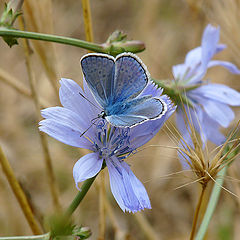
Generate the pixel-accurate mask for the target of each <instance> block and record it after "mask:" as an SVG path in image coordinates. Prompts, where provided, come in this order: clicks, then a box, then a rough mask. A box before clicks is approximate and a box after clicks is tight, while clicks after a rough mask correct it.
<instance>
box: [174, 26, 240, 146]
mask: <svg viewBox="0 0 240 240" xmlns="http://www.w3.org/2000/svg"><path fill="white" fill-rule="evenodd" d="M219 34H220V28H219V27H218V28H215V27H213V26H212V25H208V26H207V27H206V28H205V30H204V33H203V37H202V45H201V46H200V47H197V48H195V49H193V50H191V51H190V52H189V53H188V54H187V55H186V58H185V62H184V63H183V64H179V65H176V66H173V75H174V84H175V86H176V87H177V88H180V89H183V94H186V97H187V99H188V100H189V101H190V103H191V104H192V107H188V106H186V105H185V106H184V107H185V109H186V112H187V114H188V116H189V120H190V121H191V122H192V124H193V125H194V127H195V128H196V130H197V131H198V132H199V133H200V134H201V138H202V141H203V142H204V143H205V142H206V141H207V140H210V141H212V142H213V143H215V144H217V145H219V144H221V143H222V142H223V141H224V140H225V136H224V135H223V134H222V133H221V132H220V131H219V129H220V127H225V128H226V127H228V126H229V124H230V122H231V121H232V120H233V119H234V112H233V111H232V109H231V108H230V107H229V106H240V93H239V92H237V91H236V90H234V89H232V88H229V87H227V86H225V85H223V84H214V83H209V82H206V81H205V82H204V81H203V79H204V76H205V74H206V72H207V69H208V68H210V67H214V66H218V65H219V66H223V67H224V68H226V69H227V70H228V71H230V72H231V73H233V74H240V70H239V69H238V68H237V67H236V66H235V65H234V64H232V63H230V62H226V61H219V60H211V59H212V57H213V56H214V55H215V54H216V53H218V52H220V51H222V50H223V49H224V48H226V46H225V45H223V44H218V41H219ZM184 118H186V117H185V112H184V111H183V108H182V107H179V108H178V110H177V126H178V128H179V130H180V132H181V134H182V135H183V137H184V138H185V139H187V140H190V139H189V133H188V131H187V127H186V123H185V121H184Z"/></svg>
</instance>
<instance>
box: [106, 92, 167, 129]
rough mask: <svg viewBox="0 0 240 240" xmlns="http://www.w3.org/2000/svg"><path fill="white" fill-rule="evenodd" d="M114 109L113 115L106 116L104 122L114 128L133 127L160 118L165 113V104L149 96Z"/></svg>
mask: <svg viewBox="0 0 240 240" xmlns="http://www.w3.org/2000/svg"><path fill="white" fill-rule="evenodd" d="M115 107H116V108H115V113H113V114H112V115H109V116H106V120H107V121H108V122H109V123H110V124H111V125H113V126H116V127H133V126H136V125H138V124H140V123H143V122H145V121H148V120H150V119H152V120H154V119H157V118H161V117H162V116H163V115H164V114H165V113H166V111H167V105H166V103H165V102H163V101H162V100H161V99H159V98H152V97H150V96H144V97H139V98H136V99H132V100H129V101H128V102H126V103H125V104H124V105H119V106H117V105H115Z"/></svg>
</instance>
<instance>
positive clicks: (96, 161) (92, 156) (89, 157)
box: [73, 153, 103, 189]
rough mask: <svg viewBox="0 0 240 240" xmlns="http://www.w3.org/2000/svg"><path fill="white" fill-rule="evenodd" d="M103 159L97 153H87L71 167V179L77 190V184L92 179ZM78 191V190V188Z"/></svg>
mask: <svg viewBox="0 0 240 240" xmlns="http://www.w3.org/2000/svg"><path fill="white" fill-rule="evenodd" d="M102 164H103V159H100V158H99V155H98V153H88V154H86V155H84V156H83V157H81V158H80V159H79V160H78V161H77V162H76V163H75V165H74V167H73V178H74V180H75V183H76V187H77V188H78V183H80V182H82V181H84V180H86V179H89V178H92V177H94V176H95V175H96V174H97V173H98V172H99V171H100V170H101V168H102ZM78 189H79V188H78Z"/></svg>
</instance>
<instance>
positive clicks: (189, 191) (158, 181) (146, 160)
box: [0, 0, 240, 240]
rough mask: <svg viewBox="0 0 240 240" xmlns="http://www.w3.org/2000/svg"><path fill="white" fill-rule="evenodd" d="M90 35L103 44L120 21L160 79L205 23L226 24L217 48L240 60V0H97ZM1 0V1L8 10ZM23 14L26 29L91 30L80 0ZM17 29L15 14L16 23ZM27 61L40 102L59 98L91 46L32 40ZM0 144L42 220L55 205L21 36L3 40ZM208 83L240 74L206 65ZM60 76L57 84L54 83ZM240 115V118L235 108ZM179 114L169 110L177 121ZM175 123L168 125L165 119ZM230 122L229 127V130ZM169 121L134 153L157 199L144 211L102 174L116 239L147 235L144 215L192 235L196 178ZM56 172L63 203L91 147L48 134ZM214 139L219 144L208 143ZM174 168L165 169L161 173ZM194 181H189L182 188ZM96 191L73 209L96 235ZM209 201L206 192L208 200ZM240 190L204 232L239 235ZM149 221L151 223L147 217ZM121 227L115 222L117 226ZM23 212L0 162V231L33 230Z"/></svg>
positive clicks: (173, 236) (28, 8) (35, 4)
mask: <svg viewBox="0 0 240 240" xmlns="http://www.w3.org/2000/svg"><path fill="white" fill-rule="evenodd" d="M90 4H91V10H92V24H93V33H94V40H95V42H97V43H103V42H105V41H106V39H107V38H108V36H109V35H110V34H111V33H112V32H113V31H115V30H117V29H118V30H122V31H124V32H125V33H126V34H127V35H128V39H134V40H141V41H143V42H144V43H145V44H146V50H145V51H144V52H142V53H140V54H138V55H139V57H140V58H141V59H142V60H143V62H144V63H145V64H146V65H147V67H148V69H149V71H150V73H151V76H152V77H153V78H155V79H172V71H171V69H172V66H173V65H176V64H179V63H182V62H184V58H185V55H186V53H187V52H188V51H189V50H190V49H192V48H194V47H197V46H199V45H200V44H201V36H202V32H203V30H204V28H205V26H206V25H207V24H208V23H211V24H214V25H215V26H216V25H219V26H220V27H221V43H225V44H227V46H228V48H227V49H226V50H224V51H223V53H221V54H219V55H218V56H217V58H218V59H222V60H226V61H231V62H233V63H235V64H236V65H237V66H238V67H240V57H239V56H240V25H239V23H240V1H239V0H228V1H224V0H212V1H203V0H199V1H194V0H178V1H174V0H148V1H146V0H145V1H144V0H132V1H128V0H121V1H114V2H113V1H112V0H91V1H90ZM3 7H4V1H3V0H1V1H0V10H1V12H2V11H3ZM23 17H24V20H25V24H26V30H28V31H35V32H42V33H53V34H57V35H63V36H69V37H74V38H79V39H83V40H84V39H85V33H84V23H83V15H82V6H81V1H80V0H68V1H64V0H52V1H51V0H41V1H35V0H25V1H24V4H23ZM15 27H16V28H19V25H18V22H16V24H15ZM30 47H31V50H32V55H31V63H32V66H33V74H34V77H35V81H36V85H37V93H38V96H41V98H42V99H43V100H44V106H45V107H50V106H56V105H58V104H59V102H58V95H57V93H56V92H57V89H58V87H59V80H60V78H61V77H65V78H71V79H73V80H75V81H76V82H78V84H80V85H82V72H81V69H80V65H79V60H80V58H81V57H82V56H83V55H84V54H86V53H87V51H86V50H83V49H80V48H76V47H72V46H64V45H60V44H55V43H47V42H41V41H30ZM0 52H1V55H0V145H1V146H2V148H3V151H4V152H5V154H6V156H7V157H8V159H9V161H10V163H11V165H12V167H13V169H14V171H15V174H16V176H17V178H18V180H19V181H20V183H21V184H22V186H23V188H24V191H25V192H26V194H27V196H28V197H29V199H30V201H31V204H32V208H33V210H34V212H35V214H36V216H37V217H38V220H39V221H40V222H41V223H43V224H44V221H45V218H46V216H50V215H51V214H52V213H53V209H54V208H53V205H52V200H51V195H50V189H49V185H48V181H47V175H46V170H45V164H44V157H43V152H42V147H41V144H40V138H39V133H38V128H37V126H38V117H37V114H36V110H35V106H34V103H33V100H32V99H31V97H26V96H25V95H26V94H27V93H29V92H30V87H29V80H28V73H27V68H26V63H25V57H24V51H23V44H22V40H21V39H19V45H15V46H13V47H12V48H9V47H8V46H7V44H6V43H5V42H4V41H2V40H1V41H0ZM207 78H209V79H211V81H212V82H217V83H224V84H226V85H228V86H230V87H232V88H234V89H236V90H238V91H240V77H239V76H236V75H235V76H234V75H232V74H230V73H228V72H227V71H226V70H224V69H222V68H219V67H216V68H214V69H211V70H210V71H209V72H208V75H207ZM51 81H52V82H55V89H54V88H53V87H52V84H51V83H50V82H51ZM9 82H13V83H14V84H17V85H18V86H20V88H24V89H26V93H25V95H24V94H21V93H19V91H17V90H16V89H14V88H13V87H11V86H10V85H9ZM235 113H236V119H235V120H236V121H235V122H233V123H232V126H231V127H230V128H229V129H231V128H232V127H233V126H234V124H235V125H236V122H237V120H238V119H240V113H239V108H238V109H237V108H236V109H235ZM174 120H175V119H174V116H173V117H172V118H171V119H170V121H171V122H172V123H174ZM167 125H168V126H169V127H170V128H171V124H169V123H167ZM228 132H229V131H228V130H225V133H226V134H227V133H228ZM171 138H172V135H171V133H170V132H169V131H168V130H167V128H166V127H163V129H162V130H161V131H160V132H159V133H158V134H157V136H155V138H154V139H153V140H152V141H151V142H150V143H148V144H147V146H148V145H150V144H156V145H164V146H166V147H154V148H151V147H148V148H147V149H146V150H144V151H142V152H141V153H137V154H135V155H134V156H133V157H131V158H129V160H128V163H129V164H130V165H131V167H132V170H133V172H134V173H135V175H136V176H137V177H138V178H139V179H140V180H141V182H143V183H144V185H145V187H146V189H147V192H148V194H149V197H150V199H151V204H152V210H145V211H144V212H142V213H141V215H139V214H135V215H134V214H128V213H126V214H125V213H123V212H122V211H121V209H120V208H119V207H118V205H117V204H116V202H115V200H114V199H113V197H112V195H111V192H110V187H109V184H108V174H107V170H106V169H105V171H106V173H105V176H106V193H107V197H108V199H109V202H110V205H111V213H112V214H113V216H114V218H115V220H116V222H117V226H118V230H117V231H118V232H119V234H118V235H119V236H120V235H121V234H122V235H125V237H122V238H115V239H139V240H142V239H151V238H149V237H146V235H145V233H144V231H143V228H142V226H141V225H142V224H144V221H147V222H148V224H149V226H150V227H151V231H152V232H154V233H152V237H154V234H155V236H157V237H155V238H152V239H167V240H181V239H188V237H189V234H190V231H191V225H192V219H193V214H194V210H195V207H196V204H197V199H198V196H199V190H200V187H199V185H198V184H197V183H195V184H191V182H192V181H193V180H194V179H195V178H194V176H193V175H192V174H189V173H181V174H174V173H177V172H178V171H181V170H182V168H181V165H180V163H179V161H178V158H177V152H176V151H175V150H172V149H169V148H167V146H176V144H175V143H174V142H172V141H171ZM47 139H48V145H49V150H50V154H51V157H52V161H53V167H54V173H55V176H56V179H57V185H58V189H59V195H60V202H61V205H62V206H63V208H65V207H67V206H68V205H69V204H70V202H71V201H72V199H73V198H74V196H75V195H76V193H77V189H76V188H75V184H74V180H73V177H72V168H73V165H74V163H75V162H76V161H77V160H78V159H79V158H80V157H81V156H83V155H84V154H85V153H86V151H85V150H81V149H76V148H74V147H70V146H67V145H65V144H62V143H60V142H58V141H56V140H54V139H52V138H50V137H47ZM212 147H214V146H212ZM239 167H240V164H239V159H238V160H237V161H235V162H234V163H233V165H232V167H231V168H230V171H229V172H228V176H231V177H233V179H234V180H235V181H229V179H226V182H225V185H224V186H225V187H226V188H228V189H229V190H231V191H233V192H234V193H238V192H239V191H240V190H239V187H240V185H239V180H240V174H239V171H238V169H240V168H239ZM167 174H172V175H171V176H169V177H164V176H165V175H167ZM185 183H189V185H187V186H185V187H181V188H180V189H177V190H175V189H176V188H177V187H179V186H181V185H183V184H185ZM98 196H99V191H98V188H97V187H96V184H95V185H94V186H93V187H92V188H91V190H90V191H89V192H88V194H87V196H86V198H85V199H84V201H83V202H82V204H81V205H80V207H79V209H78V210H77V211H76V213H75V214H74V218H75V222H76V224H78V225H83V226H88V227H90V228H91V230H92V232H93V234H92V237H91V238H90V239H97V237H98V231H99V219H98V216H99V197H98ZM206 203H207V199H206ZM239 203H240V202H239V199H237V198H236V197H234V196H232V195H230V194H229V193H227V192H225V191H222V194H221V198H220V201H219V203H218V205H217V209H216V211H215V214H214V217H213V219H212V222H211V224H210V227H209V231H208V236H207V238H206V239H211V240H215V239H220V240H221V239H224V240H228V239H229V240H230V239H235V240H237V239H239V236H240V228H239V226H240V212H239V209H240V208H239V207H240V205H239ZM112 223H113V222H112V220H111V217H110V216H109V212H106V239H114V229H115V230H116V228H114V226H113V224H112ZM145 225H146V224H145ZM115 227H116V226H115ZM30 234H31V229H30V228H29V226H28V224H27V222H26V221H25V218H24V216H23V214H22V211H21V209H20V207H19V205H18V202H17V201H16V198H15V196H14V195H13V193H12V190H11V188H10V187H9V184H8V182H7V180H6V177H5V175H4V174H3V172H2V170H1V171H0V236H7V235H9V236H10V235H11V236H13V235H30Z"/></svg>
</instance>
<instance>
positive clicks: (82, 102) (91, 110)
mask: <svg viewBox="0 0 240 240" xmlns="http://www.w3.org/2000/svg"><path fill="white" fill-rule="evenodd" d="M60 83H61V87H60V90H59V97H60V101H61V103H62V105H63V106H64V107H65V108H68V109H70V110H72V111H73V112H75V113H77V114H80V115H81V116H82V118H83V119H84V120H85V121H86V122H90V121H91V120H92V119H94V118H96V117H97V116H98V114H99V113H100V112H101V109H100V108H98V107H97V106H98V105H97V104H96V107H95V106H93V104H95V103H93V104H91V103H90V102H89V101H91V100H89V101H88V98H89V96H88V95H87V94H85V93H84V92H83V90H82V88H81V87H80V86H79V85H78V84H77V83H76V82H74V81H73V80H71V79H65V78H62V79H61V81H60ZM80 94H81V95H82V96H81V95H80ZM83 96H84V97H83Z"/></svg>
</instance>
